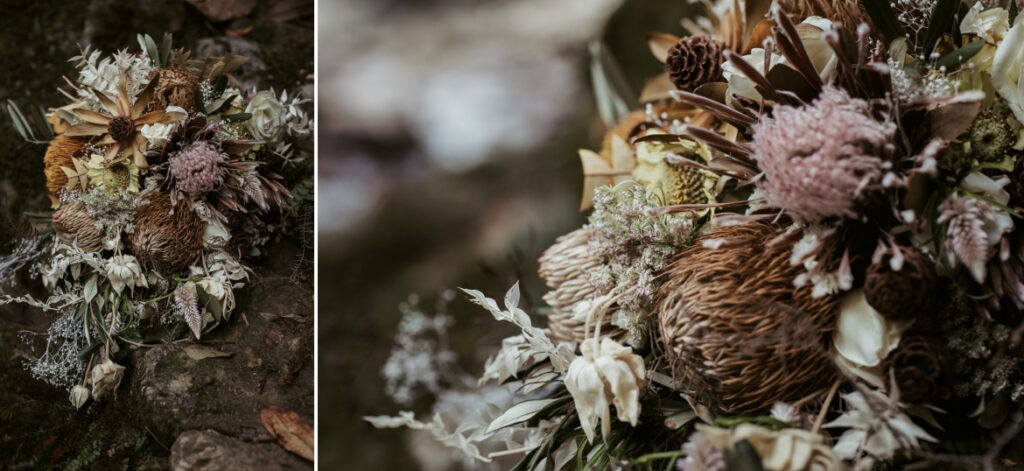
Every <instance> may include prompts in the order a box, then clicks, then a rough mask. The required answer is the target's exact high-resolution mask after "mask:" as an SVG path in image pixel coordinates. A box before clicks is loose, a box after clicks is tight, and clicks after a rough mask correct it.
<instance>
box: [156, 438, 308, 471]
mask: <svg viewBox="0 0 1024 471" xmlns="http://www.w3.org/2000/svg"><path fill="white" fill-rule="evenodd" d="M308 468H309V466H308V465H307V464H306V463H305V462H304V461H302V460H301V459H300V458H298V457H295V456H293V455H291V454H289V453H288V452H286V451H284V450H282V449H281V447H279V446H277V444H276V443H247V442H243V441H241V440H239V439H237V438H231V437H229V436H226V435H224V434H222V433H220V432H217V431H216V430H203V431H189V432H185V433H183V434H181V436H179V437H178V439H177V440H176V441H175V442H174V446H172V447H171V469H174V470H175V471H178V470H182V471H184V470H190V469H202V470H206V471H233V470H237V469H261V470H268V471H270V470H284V469H308Z"/></svg>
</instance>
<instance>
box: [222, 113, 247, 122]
mask: <svg viewBox="0 0 1024 471" xmlns="http://www.w3.org/2000/svg"><path fill="white" fill-rule="evenodd" d="M251 118H252V113H235V114H228V115H224V121H227V122H229V123H240V122H243V121H248V120H250V119H251Z"/></svg>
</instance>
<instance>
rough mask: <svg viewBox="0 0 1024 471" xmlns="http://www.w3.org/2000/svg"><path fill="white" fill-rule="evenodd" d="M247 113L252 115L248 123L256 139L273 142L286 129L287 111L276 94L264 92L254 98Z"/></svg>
mask: <svg viewBox="0 0 1024 471" xmlns="http://www.w3.org/2000/svg"><path fill="white" fill-rule="evenodd" d="M245 112H246V113H249V114H251V115H252V117H251V118H249V120H248V121H246V123H247V125H248V126H249V132H251V133H252V136H253V137H255V138H256V139H259V140H263V141H273V140H274V139H276V138H277V136H278V135H279V134H280V133H281V130H282V129H283V128H284V125H285V119H286V118H287V110H286V109H285V107H284V105H282V104H281V102H280V101H278V100H277V97H276V96H274V93H273V92H271V91H268V90H264V91H262V92H259V93H257V94H256V96H254V97H252V100H249V104H248V105H247V106H246V107H245Z"/></svg>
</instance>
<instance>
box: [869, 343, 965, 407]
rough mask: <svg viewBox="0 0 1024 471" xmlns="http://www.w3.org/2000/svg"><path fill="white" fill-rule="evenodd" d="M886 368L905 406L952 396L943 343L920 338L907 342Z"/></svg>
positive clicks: (947, 357) (948, 364)
mask: <svg viewBox="0 0 1024 471" xmlns="http://www.w3.org/2000/svg"><path fill="white" fill-rule="evenodd" d="M885 364H886V371H887V372H891V373H892V375H891V377H893V378H895V381H896V386H897V388H899V391H900V399H901V400H902V401H903V402H906V403H910V404H920V403H924V402H930V401H934V400H937V399H943V398H945V397H946V396H947V395H948V393H949V387H950V385H951V382H952V378H951V373H952V371H951V370H950V366H951V364H950V358H949V355H948V354H947V353H946V347H945V345H944V343H941V342H938V341H936V340H932V339H929V338H927V337H921V336H915V337H909V338H905V339H903V340H902V341H901V342H900V345H899V347H897V348H896V351H894V352H893V353H892V354H891V355H889V358H887V359H886V362H885Z"/></svg>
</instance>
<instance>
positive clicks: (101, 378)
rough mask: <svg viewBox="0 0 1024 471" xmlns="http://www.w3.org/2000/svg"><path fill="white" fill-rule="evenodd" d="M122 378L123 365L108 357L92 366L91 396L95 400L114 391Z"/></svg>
mask: <svg viewBox="0 0 1024 471" xmlns="http://www.w3.org/2000/svg"><path fill="white" fill-rule="evenodd" d="M122 379H124V367H123V366H121V365H118V364H117V363H114V362H113V361H111V360H110V359H109V358H108V359H106V360H104V361H103V363H100V364H98V365H96V366H94V367H92V397H94V398H96V399H97V400H99V399H101V398H103V397H104V396H106V395H107V394H108V393H112V392H114V390H116V389H117V387H118V386H120V385H121V380H122Z"/></svg>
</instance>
